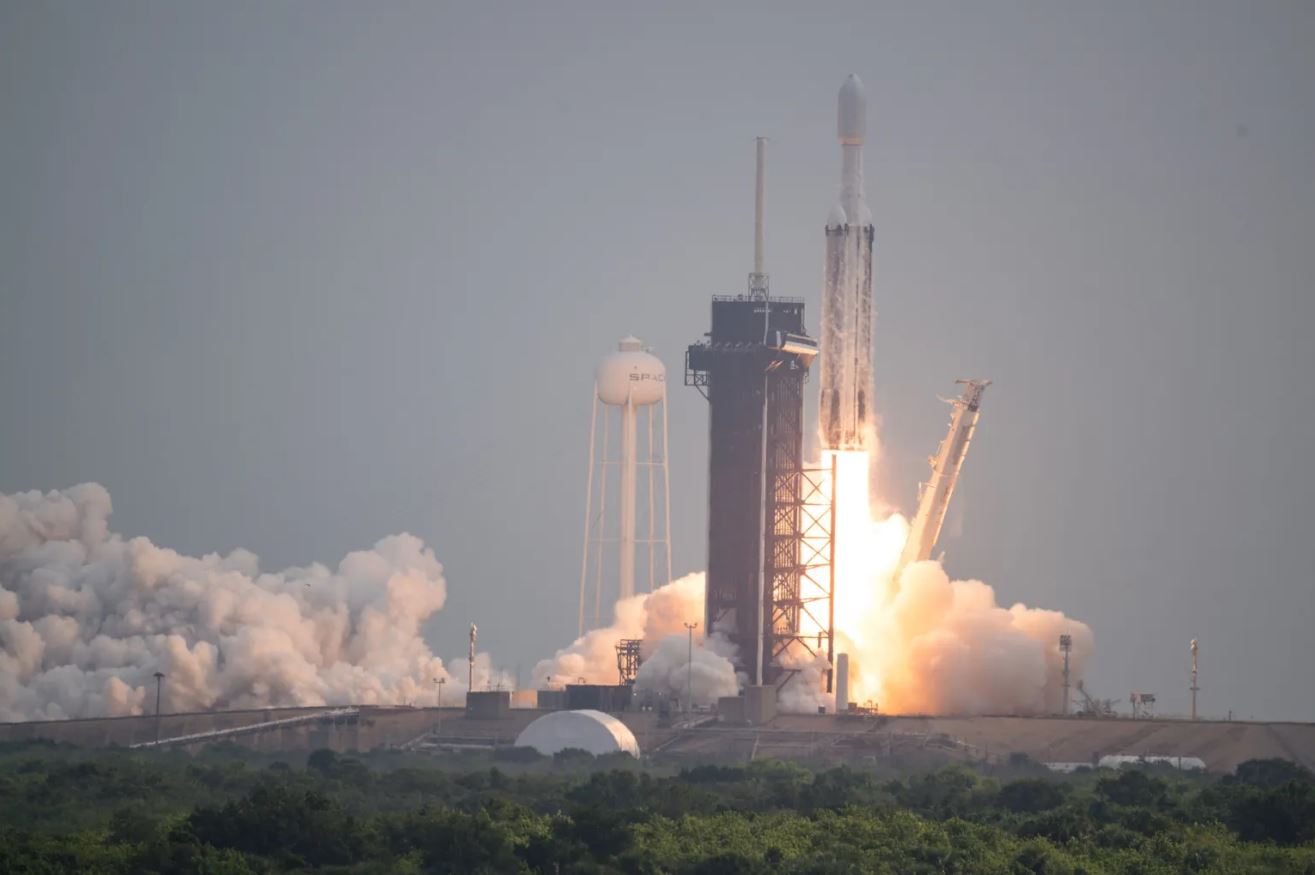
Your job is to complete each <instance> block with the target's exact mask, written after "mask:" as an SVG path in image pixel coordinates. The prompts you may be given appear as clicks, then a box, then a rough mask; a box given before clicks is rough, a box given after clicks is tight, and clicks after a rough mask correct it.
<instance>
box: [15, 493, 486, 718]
mask: <svg viewBox="0 0 1315 875" xmlns="http://www.w3.org/2000/svg"><path fill="white" fill-rule="evenodd" d="M110 509H111V503H110V495H109V493H108V492H107V491H106V490H105V489H104V487H102V486H99V485H97V484H94V483H87V484H83V485H81V486H76V487H74V488H72V489H68V490H65V491H62V492H51V493H46V494H42V493H39V492H26V493H20V494H17V495H7V496H6V495H0V720H22V719H43V718H49V719H58V718H64V717H81V716H96V715H105V714H111V715H119V714H137V713H142V712H143V711H144V710H145V711H149V710H151V709H152V708H153V707H154V701H153V698H154V686H155V679H154V677H153V675H154V673H155V672H156V671H162V672H164V674H165V675H166V676H167V680H166V682H165V685H164V706H165V708H167V709H168V710H172V711H187V710H197V709H208V708H242V707H259V706H268V705H322V704H339V703H349V702H350V703H360V704H370V703H386V704H400V703H405V702H414V703H417V704H432V702H433V700H434V698H435V697H436V692H435V684H434V683H433V681H434V679H436V678H443V679H445V680H446V682H447V683H446V686H447V690H448V692H449V694H452V693H456V694H458V695H459V694H460V693H461V692H464V690H465V681H466V662H465V660H464V659H463V660H461V661H460V662H459V663H456V664H455V665H454V668H456V671H455V676H454V675H453V674H449V673H448V671H447V670H446V668H445V666H444V664H443V661H442V660H441V659H439V658H438V657H436V656H435V655H434V654H433V653H432V652H430V650H429V647H428V646H427V645H426V644H425V642H424V640H423V638H422V637H421V635H420V627H421V624H422V623H423V622H424V621H425V620H426V619H427V618H428V617H430V616H431V615H432V614H434V613H436V612H437V611H439V610H440V609H441V608H442V607H443V602H444V600H445V598H446V585H445V583H444V580H443V574H442V571H443V569H442V566H441V565H440V564H439V563H438V561H437V560H436V559H435V558H434V554H433V552H432V551H430V550H429V549H428V548H426V547H425V546H424V544H423V543H422V542H421V541H420V540H419V539H418V538H415V537H413V536H411V535H405V534H403V535H393V536H390V537H387V538H384V539H382V540H380V541H379V542H378V543H376V544H375V545H374V547H373V548H372V549H370V550H363V551H358V552H354V553H349V554H348V555H347V556H346V557H345V558H343V560H342V561H341V562H340V563H339V564H338V567H337V568H336V569H329V568H327V567H325V566H323V565H320V564H314V565H310V566H307V567H304V568H289V569H286V570H283V571H279V572H262V571H261V570H260V568H259V562H258V560H257V558H256V556H255V555H254V554H252V553H250V552H248V551H246V550H240V549H239V550H234V551H233V552H231V553H229V554H227V555H224V556H220V555H217V554H209V555H206V556H204V557H201V558H196V557H192V556H184V555H181V554H179V553H176V552H174V551H173V550H169V549H166V548H164V547H158V546H156V545H155V544H152V543H151V542H150V541H149V540H147V539H146V538H130V539H124V538H123V537H121V536H120V535H116V534H113V533H112V532H111V531H110V530H109V516H110ZM489 680H490V670H489V664H488V657H487V656H486V655H480V656H478V657H477V658H476V685H477V686H482V685H484V684H487V683H488V682H489ZM451 700H452V701H459V699H458V698H457V696H456V695H453V696H452V697H451Z"/></svg>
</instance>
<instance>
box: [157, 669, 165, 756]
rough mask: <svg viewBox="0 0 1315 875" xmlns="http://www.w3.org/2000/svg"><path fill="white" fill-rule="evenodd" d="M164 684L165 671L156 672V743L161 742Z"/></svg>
mask: <svg viewBox="0 0 1315 875" xmlns="http://www.w3.org/2000/svg"><path fill="white" fill-rule="evenodd" d="M163 684H164V672H162V671H157V672H156V673H155V743H156V744H159V743H160V688H161V686H163Z"/></svg>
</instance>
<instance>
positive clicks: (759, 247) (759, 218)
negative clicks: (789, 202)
mask: <svg viewBox="0 0 1315 875" xmlns="http://www.w3.org/2000/svg"><path fill="white" fill-rule="evenodd" d="M757 143H758V162H757V176H756V178H755V185H754V194H753V273H751V274H749V297H751V298H765V297H767V273H766V271H765V270H764V269H763V214H764V211H765V209H766V204H765V200H766V182H765V180H764V167H763V164H764V162H765V161H766V151H767V138H766V137H758V139H757Z"/></svg>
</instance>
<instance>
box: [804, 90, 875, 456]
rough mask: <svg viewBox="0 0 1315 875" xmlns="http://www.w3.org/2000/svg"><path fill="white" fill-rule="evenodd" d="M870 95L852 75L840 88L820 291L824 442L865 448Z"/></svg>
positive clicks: (868, 428)
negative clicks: (835, 174)
mask: <svg viewBox="0 0 1315 875" xmlns="http://www.w3.org/2000/svg"><path fill="white" fill-rule="evenodd" d="M866 115H867V100H866V97H865V96H864V93H863V83H862V82H861V81H859V78H858V77H857V76H855V75H853V74H852V73H851V74H850V76H849V78H848V79H846V80H845V84H844V85H842V86H841V87H840V100H839V119H838V125H837V128H838V130H837V132H838V133H839V135H840V153H841V172H840V199H839V200H838V201H837V202H836V204H835V206H834V207H832V208H831V215H830V217H829V218H828V219H827V223H826V280H825V282H826V285H825V288H824V289H823V291H822V330H821V338H820V341H821V344H820V345H821V352H822V355H821V385H820V389H819V395H820V399H821V412H820V416H819V420H818V421H819V425H820V427H821V430H822V447H823V449H828V450H861V449H865V448H867V446H868V445H869V444H870V443H871V441H872V439H873V435H874V425H873V414H872V396H873V385H874V383H873V378H872V315H873V314H872V241H873V231H872V213H871V211H870V210H869V209H868V205H867V202H866V200H865V199H864V197H863V139H864V135H865V133H866V127H867V124H866Z"/></svg>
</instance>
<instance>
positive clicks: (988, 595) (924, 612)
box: [836, 453, 1092, 715]
mask: <svg viewBox="0 0 1315 875" xmlns="http://www.w3.org/2000/svg"><path fill="white" fill-rule="evenodd" d="M837 463H838V464H837V469H838V477H839V479H840V481H841V482H840V490H841V491H840V493H839V495H840V496H845V495H846V494H847V495H848V496H849V497H848V498H847V499H845V498H840V499H838V500H837V503H836V510H837V515H838V521H837V543H836V550H837V566H836V576H837V598H836V626H837V648H836V649H837V652H848V653H849V654H850V657H851V662H850V683H851V689H850V694H849V699H850V701H852V702H857V703H863V702H865V701H870V702H872V703H873V704H875V705H877V706H878V707H879V708H880V709H881V710H882V711H886V712H891V713H900V714H964V715H968V714H1041V713H1053V712H1057V711H1059V709H1060V707H1061V703H1062V697H1063V656H1062V654H1061V653H1060V651H1059V636H1060V635H1061V634H1068V635H1071V636H1072V644H1073V650H1072V653H1071V655H1070V662H1069V672H1070V674H1069V677H1070V683H1071V684H1073V685H1075V686H1076V684H1077V682H1078V681H1080V680H1081V679H1082V677H1083V675H1084V672H1085V670H1086V664H1087V660H1088V658H1089V656H1090V654H1091V651H1092V635H1091V629H1090V628H1088V627H1087V625H1086V624H1085V623H1082V622H1079V621H1077V620H1072V619H1070V618H1068V617H1065V616H1064V615H1063V614H1062V613H1059V612H1058V611H1049V610H1040V609H1036V608H1029V607H1027V606H1025V605H1022V604H1015V605H1013V606H1012V607H1009V608H1006V607H1003V606H1001V605H999V604H997V603H996V595H995V591H994V590H993V589H992V588H991V587H989V586H987V585H986V584H985V583H982V582H981V581H977V580H950V578H949V576H948V575H947V574H946V572H945V569H944V568H943V567H941V565H940V563H938V562H931V561H927V562H915V563H912V564H910V565H909V566H908V567H906V568H904V569H902V570H899V569H897V566H898V562H899V555H900V552H901V550H902V549H903V546H904V541H905V538H906V537H907V534H908V526H907V524H906V523H905V521H904V519H903V517H901V516H899V515H890V516H884V517H882V518H881V519H874V518H873V514H872V511H871V510H870V509H869V508H870V505H871V504H875V502H870V499H869V495H870V493H869V492H868V463H869V460H868V456H867V454H865V453H843V454H840V456H838V458H837Z"/></svg>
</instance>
